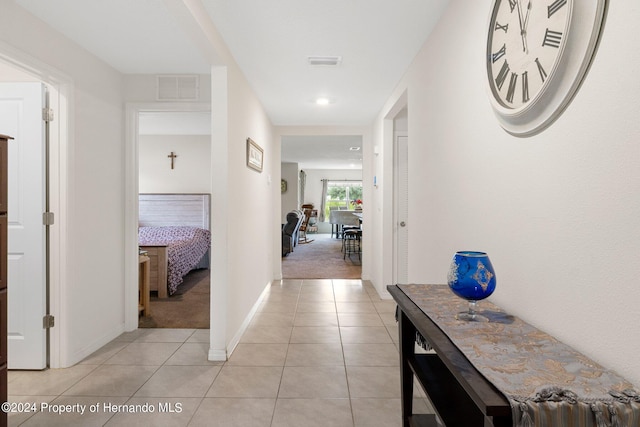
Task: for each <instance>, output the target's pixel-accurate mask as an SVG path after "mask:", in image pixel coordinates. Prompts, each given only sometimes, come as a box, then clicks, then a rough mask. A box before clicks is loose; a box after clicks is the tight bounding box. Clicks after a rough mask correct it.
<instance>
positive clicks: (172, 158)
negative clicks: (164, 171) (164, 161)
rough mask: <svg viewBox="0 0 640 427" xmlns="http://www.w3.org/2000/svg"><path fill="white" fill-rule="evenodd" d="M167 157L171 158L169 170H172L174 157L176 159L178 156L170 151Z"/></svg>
mask: <svg viewBox="0 0 640 427" xmlns="http://www.w3.org/2000/svg"><path fill="white" fill-rule="evenodd" d="M167 157H170V158H171V169H173V161H174V160H175V158H176V157H178V155H177V154H175V153H174V152H173V151H172V152H171V154H169V155H168V156H167Z"/></svg>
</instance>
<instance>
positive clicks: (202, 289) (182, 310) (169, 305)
mask: <svg viewBox="0 0 640 427" xmlns="http://www.w3.org/2000/svg"><path fill="white" fill-rule="evenodd" d="M209 289H210V286H209V270H207V269H202V270H193V271H192V272H190V273H189V274H187V275H186V276H185V277H184V282H183V283H182V284H181V285H180V286H178V290H177V291H176V293H175V294H173V295H171V296H170V297H169V298H163V299H158V295H157V293H155V292H152V293H151V310H150V313H151V315H150V316H147V317H140V319H139V321H138V327H139V328H186V329H191V328H196V329H209V298H210V296H209Z"/></svg>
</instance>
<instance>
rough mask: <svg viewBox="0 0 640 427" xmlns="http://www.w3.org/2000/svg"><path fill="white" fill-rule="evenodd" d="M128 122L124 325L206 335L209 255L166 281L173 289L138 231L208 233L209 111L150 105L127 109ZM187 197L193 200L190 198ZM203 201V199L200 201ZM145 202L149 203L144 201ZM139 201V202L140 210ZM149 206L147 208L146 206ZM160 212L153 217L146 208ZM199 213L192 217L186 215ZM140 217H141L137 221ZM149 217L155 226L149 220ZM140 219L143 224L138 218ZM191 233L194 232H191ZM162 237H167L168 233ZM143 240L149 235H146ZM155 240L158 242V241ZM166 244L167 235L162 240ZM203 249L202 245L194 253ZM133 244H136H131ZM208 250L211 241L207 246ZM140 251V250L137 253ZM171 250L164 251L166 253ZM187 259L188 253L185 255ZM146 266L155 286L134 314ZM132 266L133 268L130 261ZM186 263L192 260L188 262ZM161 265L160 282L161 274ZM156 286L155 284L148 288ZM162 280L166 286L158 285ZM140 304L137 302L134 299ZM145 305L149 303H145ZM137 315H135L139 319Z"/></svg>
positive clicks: (196, 106)
mask: <svg viewBox="0 0 640 427" xmlns="http://www.w3.org/2000/svg"><path fill="white" fill-rule="evenodd" d="M127 111H128V113H127V124H128V128H129V135H130V141H131V144H130V145H131V147H130V150H129V153H130V156H129V158H130V159H131V161H130V164H129V168H130V169H129V168H128V170H131V173H132V177H131V179H130V180H128V185H127V188H128V189H127V193H128V194H130V195H131V199H130V200H131V205H130V206H129V208H128V210H127V211H128V212H129V214H130V216H128V217H127V218H128V221H127V223H128V224H129V226H128V227H127V230H130V231H131V233H130V232H129V231H127V247H128V248H130V249H132V250H131V255H132V256H131V257H129V256H127V261H128V266H129V268H130V269H131V270H129V269H128V270H127V271H130V272H131V274H132V278H134V280H132V281H131V285H132V286H130V287H127V289H128V290H127V296H130V298H131V299H130V300H128V302H127V311H126V313H127V325H129V324H130V325H131V328H132V329H135V328H137V327H144V328H189V329H191V328H199V329H208V328H209V325H210V319H209V313H210V308H209V302H210V270H209V263H208V262H205V261H208V260H209V256H210V255H209V252H208V251H207V252H206V256H203V257H202V258H203V261H202V263H201V264H198V266H196V267H194V270H193V271H191V272H188V271H183V270H180V269H175V270H173V271H175V272H176V273H175V274H177V272H180V278H179V280H178V281H179V282H180V285H179V286H177V287H175V288H173V287H172V286H168V285H167V283H176V280H175V276H172V274H174V273H173V271H172V270H171V267H169V268H168V267H167V262H168V261H167V259H166V258H164V259H163V258H160V260H159V259H158V256H159V255H158V253H156V252H155V248H153V249H154V250H153V251H151V249H150V248H149V247H142V248H140V245H139V240H138V239H139V232H140V233H142V232H143V231H144V233H152V235H155V236H159V235H158V234H157V233H160V234H161V235H162V237H161V238H162V239H164V238H165V237H164V236H169V234H171V235H173V236H180V238H184V239H187V237H188V238H191V237H192V235H191V234H190V235H189V236H186V235H185V233H195V234H194V235H193V236H200V235H201V234H202V233H203V231H202V230H203V229H204V230H206V232H207V233H209V230H210V216H209V214H208V212H209V210H210V203H211V201H210V195H211V188H210V186H211V174H210V161H209V159H210V158H211V154H210V153H211V112H210V106H209V105H208V104H180V105H175V104H164V103H151V104H141V105H129V106H127ZM192 196H193V197H192ZM200 196H202V197H200ZM148 199H151V200H152V201H151V202H150V201H149V200H148ZM140 200H144V201H143V203H144V204H143V206H142V208H141V205H140V203H141V202H140ZM198 200H202V203H205V202H204V200H206V204H207V206H206V213H205V212H204V211H203V210H200V211H198V207H197V206H195V207H194V206H193V203H197V201H198ZM149 203H151V205H149ZM150 209H151V210H153V209H159V211H157V212H156V213H157V215H156V214H154V213H153V212H151V213H150V212H149V210H150ZM194 212H201V213H202V214H201V216H200V217H199V218H198V220H199V221H200V223H197V221H196V219H194V218H190V217H189V216H190V215H191V214H193V213H194ZM141 215H142V216H141ZM149 215H153V216H154V218H153V223H152V224H151V223H149V224H147V223H144V221H148V219H149ZM143 217H144V221H142V218H143ZM192 228H197V230H192ZM167 233H168V234H167ZM147 237H148V235H147ZM159 238H160V237H159ZM167 238H168V237H167ZM204 244H205V243H202V242H200V243H199V245H200V249H202V246H203V245H204ZM134 245H135V246H134ZM206 245H209V243H206ZM141 249H142V250H141ZM169 252H172V251H171V250H169V249H167V250H166V251H165V252H164V254H165V255H164V256H165V257H166V254H167V253H169ZM187 256H190V255H187ZM145 258H146V259H147V260H148V264H147V265H150V266H151V268H150V270H149V271H148V273H147V274H148V276H150V280H151V283H152V287H155V289H154V291H152V292H150V294H151V297H150V302H147V303H148V304H149V306H148V307H147V309H145V310H140V309H139V304H138V302H139V300H138V290H139V283H140V279H141V277H140V272H141V271H144V269H143V264H142V263H141V262H142V261H143V260H144V259H145ZM136 261H137V262H136ZM188 262H191V261H188ZM163 267H164V276H163V275H162V273H159V271H161V270H162V268H163ZM154 281H155V282H154ZM160 282H164V286H163V285H162V284H161V283H160ZM140 300H142V298H141V299H140ZM147 301H149V300H147ZM139 313H140V316H138V314H139Z"/></svg>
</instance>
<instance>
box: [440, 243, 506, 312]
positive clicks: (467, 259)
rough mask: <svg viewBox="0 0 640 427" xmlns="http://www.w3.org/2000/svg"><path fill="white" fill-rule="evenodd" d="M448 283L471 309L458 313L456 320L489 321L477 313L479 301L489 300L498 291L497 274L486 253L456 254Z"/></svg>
mask: <svg viewBox="0 0 640 427" xmlns="http://www.w3.org/2000/svg"><path fill="white" fill-rule="evenodd" d="M447 283H448V284H449V288H450V289H451V290H452V291H453V293H454V294H456V295H457V296H459V297H460V298H463V299H466V300H467V301H469V309H468V310H467V311H465V312H462V313H458V315H457V316H456V319H459V320H467V321H471V322H487V321H489V319H488V318H486V317H485V316H482V315H480V314H478V312H477V304H478V301H480V300H483V299H485V298H487V297H488V296H489V295H491V294H492V293H493V291H494V290H495V289H496V273H495V271H494V270H493V265H491V260H489V256H488V255H487V254H486V253H485V252H475V251H460V252H456V254H455V255H454V256H453V260H452V261H451V266H450V268H449V274H448V275H447Z"/></svg>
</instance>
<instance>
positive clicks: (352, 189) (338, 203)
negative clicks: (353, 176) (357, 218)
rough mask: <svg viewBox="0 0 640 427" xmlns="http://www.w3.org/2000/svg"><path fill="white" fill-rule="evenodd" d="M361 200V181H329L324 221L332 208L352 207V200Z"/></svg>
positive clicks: (327, 218) (327, 219)
mask: <svg viewBox="0 0 640 427" xmlns="http://www.w3.org/2000/svg"><path fill="white" fill-rule="evenodd" d="M358 199H359V200H362V181H329V182H327V198H326V200H325V211H324V214H325V215H324V217H325V221H329V212H331V210H333V209H344V210H346V209H353V208H354V207H355V206H354V204H353V203H352V202H353V201H354V200H358Z"/></svg>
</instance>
